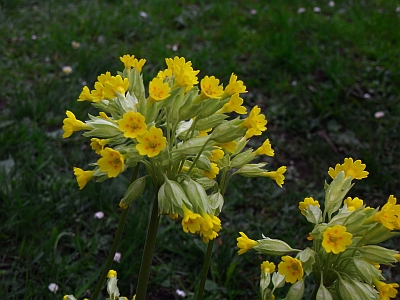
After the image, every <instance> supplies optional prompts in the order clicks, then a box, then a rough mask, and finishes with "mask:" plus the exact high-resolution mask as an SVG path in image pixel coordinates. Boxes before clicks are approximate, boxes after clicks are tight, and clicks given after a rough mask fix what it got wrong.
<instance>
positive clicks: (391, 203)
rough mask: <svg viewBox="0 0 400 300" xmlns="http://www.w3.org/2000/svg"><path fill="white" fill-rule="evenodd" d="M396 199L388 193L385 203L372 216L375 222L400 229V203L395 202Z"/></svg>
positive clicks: (389, 227)
mask: <svg viewBox="0 0 400 300" xmlns="http://www.w3.org/2000/svg"><path fill="white" fill-rule="evenodd" d="M396 201H397V199H396V198H395V197H394V196H393V195H390V196H389V198H388V201H387V203H386V204H385V205H384V206H383V207H382V208H381V210H380V211H379V212H378V213H376V214H375V215H374V216H373V217H372V218H373V219H374V221H375V222H378V223H381V224H382V225H383V226H385V227H386V228H388V229H390V230H393V229H397V230H399V229H400V205H399V204H396Z"/></svg>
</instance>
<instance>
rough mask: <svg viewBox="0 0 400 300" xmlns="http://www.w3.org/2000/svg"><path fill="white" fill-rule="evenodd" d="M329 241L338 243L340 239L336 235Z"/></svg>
mask: <svg viewBox="0 0 400 300" xmlns="http://www.w3.org/2000/svg"><path fill="white" fill-rule="evenodd" d="M329 240H330V241H331V242H332V243H336V242H337V240H338V238H337V236H336V235H333V234H332V235H330V236H329Z"/></svg>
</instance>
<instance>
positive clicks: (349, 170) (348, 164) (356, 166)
mask: <svg viewBox="0 0 400 300" xmlns="http://www.w3.org/2000/svg"><path fill="white" fill-rule="evenodd" d="M365 167H366V165H365V164H363V163H361V160H356V161H355V162H353V159H352V158H351V157H350V158H345V159H344V163H343V164H341V165H339V164H337V165H336V166H335V169H333V168H329V171H328V174H329V176H331V177H332V179H333V178H335V177H336V175H337V174H338V173H339V172H340V171H344V174H345V176H346V177H350V176H351V178H352V179H358V180H360V179H363V178H367V176H368V174H369V173H368V172H367V171H364V169H365Z"/></svg>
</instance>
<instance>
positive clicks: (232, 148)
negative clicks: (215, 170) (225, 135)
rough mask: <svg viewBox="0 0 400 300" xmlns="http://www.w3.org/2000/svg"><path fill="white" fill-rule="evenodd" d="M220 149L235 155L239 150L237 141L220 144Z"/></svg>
mask: <svg viewBox="0 0 400 300" xmlns="http://www.w3.org/2000/svg"><path fill="white" fill-rule="evenodd" d="M218 146H219V147H222V148H224V149H225V150H226V151H228V152H229V153H233V152H235V151H236V148H237V142H236V141H230V142H227V143H222V144H221V143H220V144H218Z"/></svg>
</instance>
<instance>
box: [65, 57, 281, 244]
mask: <svg viewBox="0 0 400 300" xmlns="http://www.w3.org/2000/svg"><path fill="white" fill-rule="evenodd" d="M120 60H121V61H122V63H123V64H124V70H123V72H119V73H118V75H116V76H112V75H111V74H110V72H107V73H106V74H101V75H100V76H98V78H97V79H98V81H97V82H95V84H94V89H93V90H90V89H89V87H87V86H85V87H84V88H83V90H82V92H81V94H80V95H79V99H78V101H89V102H91V103H92V105H93V106H94V107H96V108H97V109H99V114H98V116H92V115H89V118H90V120H88V121H86V122H82V121H80V120H78V119H76V117H75V115H74V114H73V113H72V112H70V111H67V112H66V115H67V118H65V119H64V126H63V130H64V134H63V137H64V138H67V137H69V136H71V135H72V134H73V133H74V132H76V131H84V133H83V136H85V137H88V138H90V139H91V144H90V145H91V147H92V149H93V150H94V151H95V152H96V153H97V154H98V155H100V158H99V159H98V160H97V162H96V163H93V164H91V165H92V166H94V168H93V169H92V170H82V169H81V168H77V167H75V168H74V174H75V176H76V179H77V182H78V185H79V188H80V189H82V188H84V187H85V185H86V184H87V183H88V182H89V181H90V180H92V179H93V178H95V179H96V180H97V181H98V182H100V181H103V180H105V179H107V178H114V177H117V176H118V175H119V174H121V173H122V172H124V171H125V170H126V169H128V168H133V167H136V166H137V165H138V164H140V165H142V166H144V167H145V169H146V174H145V175H143V176H141V177H140V178H138V179H136V180H135V181H134V182H133V183H132V184H131V185H130V186H129V188H128V189H127V192H126V194H125V196H124V198H123V199H122V200H121V202H120V207H121V208H123V209H126V208H127V207H128V206H129V204H130V203H132V201H133V200H134V199H136V198H138V197H139V196H140V194H141V193H142V192H143V190H144V188H145V185H146V178H150V179H151V181H152V186H153V187H154V189H155V193H156V194H157V195H158V209H159V214H167V215H169V216H170V217H172V218H175V217H177V216H178V215H179V216H180V217H181V218H182V228H183V230H184V231H185V232H190V233H196V234H199V235H200V236H201V237H202V239H203V241H204V242H208V241H209V240H212V239H214V238H215V237H216V236H218V232H219V231H220V230H221V221H220V220H219V218H218V214H219V213H220V211H221V208H222V205H223V194H224V191H225V190H226V186H227V184H228V182H229V180H230V178H231V177H232V176H233V175H235V174H238V175H241V176H247V177H258V176H261V177H269V178H272V179H273V180H275V181H276V183H277V184H278V185H279V186H282V184H283V182H284V175H283V174H284V173H285V171H286V167H280V168H279V169H278V170H276V171H268V170H266V169H264V166H265V165H266V163H257V164H251V163H250V162H251V161H252V160H253V159H254V158H256V157H258V156H260V155H267V156H273V155H274V151H273V149H272V147H271V144H270V142H269V140H268V139H266V140H265V142H264V143H263V144H262V146H260V147H259V148H257V149H256V150H253V149H251V148H247V147H246V145H247V143H248V141H249V139H250V138H251V137H253V136H260V135H261V134H262V133H263V132H264V131H265V130H266V129H267V128H266V124H267V120H266V119H265V116H264V115H263V114H261V109H260V108H259V107H258V106H255V107H253V108H252V109H251V111H250V112H249V113H248V116H247V117H246V118H240V115H245V114H247V109H246V107H245V106H243V99H242V98H241V97H240V94H242V93H246V92H247V91H246V86H245V85H244V84H243V81H241V80H238V79H237V76H236V75H234V74H232V75H231V77H230V80H229V83H228V84H227V86H226V87H225V88H224V87H223V85H222V84H220V81H219V80H218V79H217V78H215V77H214V76H205V77H204V78H203V79H202V80H201V81H200V82H199V80H198V77H197V74H198V73H199V71H198V70H194V69H193V67H192V64H191V62H190V61H186V60H185V58H183V57H180V58H179V57H174V58H173V59H172V58H167V59H166V64H167V69H165V70H161V71H159V72H158V74H157V76H156V77H155V78H153V79H152V80H151V81H150V83H149V85H148V90H147V92H146V90H145V87H144V84H143V80H142V75H141V71H142V67H143V66H144V64H145V62H146V61H145V60H144V59H140V60H138V59H137V58H135V57H134V56H133V55H124V56H122V57H120ZM198 84H199V85H198ZM231 113H233V115H229V114H231Z"/></svg>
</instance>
